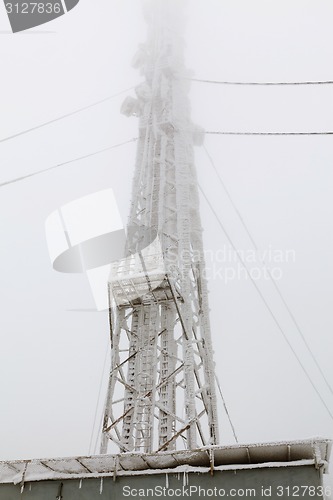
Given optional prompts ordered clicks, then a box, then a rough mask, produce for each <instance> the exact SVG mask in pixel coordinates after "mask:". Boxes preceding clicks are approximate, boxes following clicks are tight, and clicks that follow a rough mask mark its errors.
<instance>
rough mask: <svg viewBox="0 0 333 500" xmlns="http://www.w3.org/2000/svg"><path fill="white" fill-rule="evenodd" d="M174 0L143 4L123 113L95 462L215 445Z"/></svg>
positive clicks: (191, 131) (190, 129)
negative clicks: (143, 37) (123, 166)
mask: <svg viewBox="0 0 333 500" xmlns="http://www.w3.org/2000/svg"><path fill="white" fill-rule="evenodd" d="M183 4H184V2H182V1H179V0H177V1H176V0H154V1H151V0H150V1H148V2H147V1H146V2H144V13H145V18H146V21H147V24H148V39H147V42H146V43H145V44H144V45H140V46H139V49H138V52H137V54H136V55H135V57H134V60H133V66H134V67H135V68H137V69H139V70H140V72H141V75H142V76H143V78H144V81H143V82H142V83H141V84H140V85H139V86H138V87H137V88H136V98H133V97H129V98H127V99H126V100H125V102H124V104H123V106H122V112H123V113H124V114H125V115H127V116H137V117H139V140H138V147H137V156H136V167H135V174H134V180H133V191H132V202H131V209H130V215H129V220H128V231H127V243H126V258H124V259H123V260H122V261H120V262H117V263H116V264H114V265H113V268H112V272H111V275H110V280H109V300H110V328H111V371H110V378H109V387H108V394H107V400H106V406H105V414H104V422H103V430H102V443H101V453H107V452H108V445H109V443H110V442H113V443H114V444H115V445H117V447H118V448H119V449H120V451H121V452H128V451H137V452H142V453H149V452H159V451H166V450H175V449H195V448H197V447H198V446H207V445H215V444H217V443H218V439H219V438H218V419H217V404H216V394H215V377H214V363H213V353H212V343H211V335H210V324H209V308H208V294H207V284H206V280H205V272H204V271H205V263H204V253H203V243H202V227H201V222H200V214H199V195H198V185H197V177H196V170H195V166H194V151H193V147H194V145H195V144H200V143H202V142H203V135H204V134H203V132H202V130H201V129H200V128H199V127H196V126H194V124H193V123H192V121H191V117H190V103H189V99H188V90H189V80H188V79H186V78H187V77H188V76H189V73H188V71H187V70H186V68H185V65H184V55H183V49H184V42H183V38H182V33H183V25H184V8H183V7H184V5H183Z"/></svg>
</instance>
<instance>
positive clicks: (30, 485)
mask: <svg viewBox="0 0 333 500" xmlns="http://www.w3.org/2000/svg"><path fill="white" fill-rule="evenodd" d="M29 491H31V483H30V484H29Z"/></svg>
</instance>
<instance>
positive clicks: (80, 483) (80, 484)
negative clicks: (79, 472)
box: [79, 479, 82, 490]
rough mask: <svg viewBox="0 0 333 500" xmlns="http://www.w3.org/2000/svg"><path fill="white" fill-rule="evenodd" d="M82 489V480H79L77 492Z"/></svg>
mask: <svg viewBox="0 0 333 500" xmlns="http://www.w3.org/2000/svg"><path fill="white" fill-rule="evenodd" d="M81 488H82V479H80V482H79V490H80V489H81Z"/></svg>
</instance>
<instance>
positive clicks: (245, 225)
mask: <svg viewBox="0 0 333 500" xmlns="http://www.w3.org/2000/svg"><path fill="white" fill-rule="evenodd" d="M204 150H205V152H206V154H207V157H208V159H209V161H210V164H211V165H212V167H213V169H214V171H215V173H216V175H217V177H218V179H219V181H220V184H221V186H222V188H223V190H224V192H225V193H226V195H227V197H228V199H229V201H230V203H231V205H232V207H233V209H234V210H235V212H236V214H237V216H238V218H239V220H240V222H241V224H242V226H243V228H244V229H245V231H246V233H247V235H248V237H249V239H250V241H251V243H252V245H253V247H254V249H255V251H256V253H258V252H259V249H258V246H257V244H256V242H255V240H254V237H253V236H252V233H251V232H250V230H249V228H248V226H247V224H246V222H245V220H244V218H243V216H242V214H241V213H240V211H239V209H238V207H237V206H236V204H235V202H234V200H233V198H232V197H231V194H230V192H229V190H228V189H227V186H226V184H225V182H224V181H223V179H222V177H221V175H220V173H219V171H218V170H217V168H216V165H215V163H214V161H213V158H212V157H211V155H210V154H209V152H208V150H207V148H206V146H204ZM260 260H261V262H262V264H264V266H265V269H266V271H267V274H268V276H269V277H270V279H271V281H272V284H273V286H274V288H275V290H276V291H277V293H278V295H279V297H280V299H281V300H282V303H283V304H284V306H285V308H286V310H287V311H288V314H289V316H290V318H291V320H292V322H293V323H294V325H295V327H296V329H297V331H298V333H299V335H300V337H301V339H302V340H303V343H304V345H305V346H306V349H307V351H308V352H309V354H310V356H311V358H312V360H313V361H314V363H315V365H316V366H317V368H318V370H319V372H320V374H321V376H322V378H323V380H324V381H325V383H326V386H327V387H328V389H329V390H330V392H331V394H333V389H332V387H331V385H330V383H329V381H328V380H327V378H326V376H325V374H324V372H323V370H322V369H321V367H320V365H319V363H318V361H317V359H316V357H315V355H314V354H313V352H312V350H311V348H310V346H309V344H308V342H307V340H306V338H305V335H304V334H303V332H302V329H301V327H300V326H299V324H298V321H297V320H296V318H295V316H294V314H293V312H292V311H291V309H290V307H289V305H288V303H287V301H286V299H285V298H284V296H283V294H282V292H281V290H280V287H279V286H278V284H277V282H276V280H275V279H274V277H273V276H272V273H271V272H270V270H269V269H268V268H267V265H266V262H265V259H262V258H260Z"/></svg>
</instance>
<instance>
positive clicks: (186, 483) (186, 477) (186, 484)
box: [183, 471, 188, 487]
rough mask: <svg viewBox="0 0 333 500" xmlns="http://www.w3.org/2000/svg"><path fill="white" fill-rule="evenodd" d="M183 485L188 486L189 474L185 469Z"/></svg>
mask: <svg viewBox="0 0 333 500" xmlns="http://www.w3.org/2000/svg"><path fill="white" fill-rule="evenodd" d="M183 486H184V487H185V486H188V474H187V472H186V471H184V474H183Z"/></svg>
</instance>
